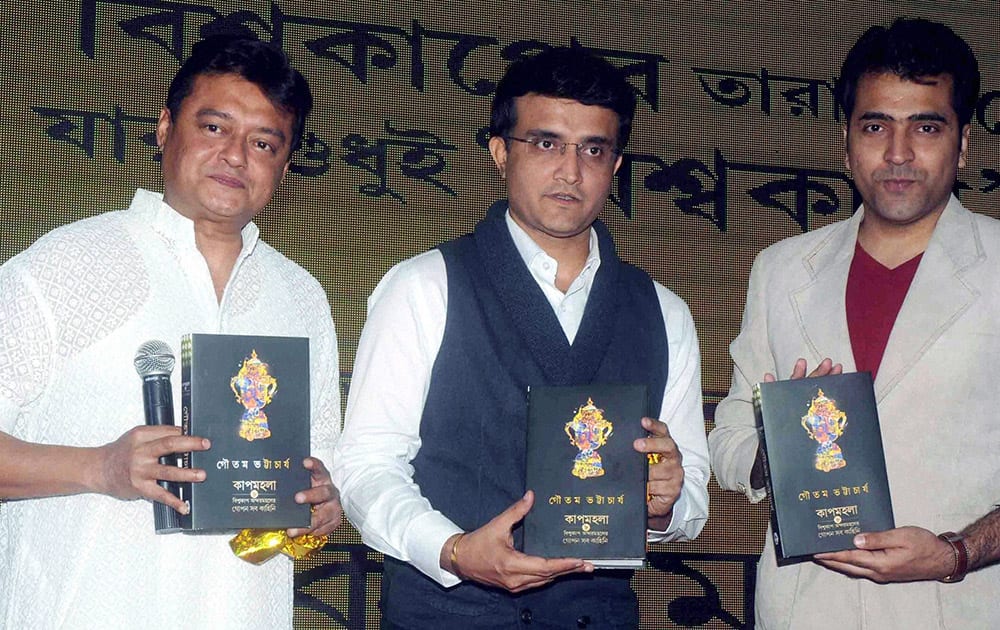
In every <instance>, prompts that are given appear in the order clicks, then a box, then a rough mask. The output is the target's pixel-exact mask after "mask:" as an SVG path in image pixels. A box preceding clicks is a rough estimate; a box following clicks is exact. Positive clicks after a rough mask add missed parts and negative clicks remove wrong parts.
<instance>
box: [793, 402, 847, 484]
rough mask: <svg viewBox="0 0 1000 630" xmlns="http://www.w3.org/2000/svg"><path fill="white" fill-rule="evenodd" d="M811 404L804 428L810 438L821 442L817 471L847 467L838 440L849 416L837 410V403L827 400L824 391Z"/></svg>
mask: <svg viewBox="0 0 1000 630" xmlns="http://www.w3.org/2000/svg"><path fill="white" fill-rule="evenodd" d="M818 392H819V394H818V395H817V396H816V397H815V398H813V399H812V402H811V403H810V404H809V412H808V413H807V414H806V415H804V416H802V428H803V429H805V430H806V433H808V434H809V437H810V438H812V439H814V440H816V441H817V442H819V446H818V447H817V448H816V470H822V471H823V472H830V471H831V470H836V469H838V468H843V467H844V466H846V465H847V462H846V461H845V460H844V454H843V452H841V450H840V447H839V446H838V445H837V444H836V439H837V438H839V437H840V436H841V435H843V433H844V427H846V426H847V414H846V413H844V412H843V411H841V410H840V409H837V401H835V400H831V399H829V398H827V397H826V396H825V395H824V394H823V390H822V389H820V390H818Z"/></svg>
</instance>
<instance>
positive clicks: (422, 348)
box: [332, 212, 709, 586]
mask: <svg viewBox="0 0 1000 630" xmlns="http://www.w3.org/2000/svg"><path fill="white" fill-rule="evenodd" d="M506 220H507V226H508V229H509V230H510V234H511V236H512V237H513V239H514V245H515V246H516V248H517V251H518V252H519V253H520V255H521V257H522V258H523V260H524V263H525V264H526V265H527V266H528V269H529V270H530V272H531V275H532V277H533V278H534V279H535V282H537V283H538V286H539V287H540V288H541V289H542V292H543V293H544V294H545V297H546V299H548V301H549V304H550V305H551V306H552V310H553V311H554V312H555V314H556V317H557V318H558V319H559V323H560V324H561V326H562V328H563V331H564V332H565V334H566V338H567V339H568V340H569V342H570V343H572V342H573V339H574V338H575V337H576V333H577V330H578V329H579V327H580V321H581V320H582V318H583V312H584V309H585V307H586V305H587V298H588V297H589V295H590V290H591V287H592V285H593V281H594V276H595V274H596V273H597V269H598V268H599V267H600V264H601V260H600V253H599V248H598V244H597V234H596V233H595V232H594V230H593V229H591V232H590V254H589V256H588V258H587V261H586V263H585V264H584V268H583V271H581V273H580V275H579V276H578V277H577V278H576V279H575V280H574V281H573V283H572V284H571V285H570V287H569V289H568V290H567V291H566V292H565V293H563V292H562V291H560V290H559V289H558V288H556V286H555V279H556V271H557V263H556V261H555V259H553V258H552V257H550V256H548V255H547V254H546V253H545V252H544V251H542V249H541V248H540V247H539V246H538V245H537V244H536V243H535V242H534V241H533V240H532V239H531V237H530V236H529V235H528V234H527V233H526V232H525V231H524V230H523V229H521V228H520V226H518V225H517V224H516V223H515V222H514V220H513V219H512V218H511V217H510V213H509V212H508V214H507V219H506ZM654 285H655V287H656V295H657V298H658V299H659V302H660V308H661V309H662V312H663V320H664V322H665V324H666V330H667V340H668V344H669V376H668V378H667V383H666V388H665V391H664V395H663V404H662V406H661V408H660V414H659V418H660V419H661V420H662V421H663V422H665V423H666V424H667V426H668V427H669V429H670V434H671V436H672V437H673V439H674V440H675V441H676V442H677V444H678V447H679V448H680V451H681V453H682V454H683V467H684V474H685V479H684V486H683V489H682V491H681V495H680V497H679V498H678V499H677V502H676V503H675V504H674V510H673V517H672V520H671V522H670V525H669V526H668V527H667V529H666V531H664V532H650V533H649V537H650V540H651V541H653V542H660V541H670V540H688V539H692V538H694V537H695V536H697V535H698V534H699V533H700V532H701V529H702V527H703V526H704V524H705V520H706V519H707V518H708V489H707V484H708V477H709V465H708V447H707V443H706V440H705V420H704V416H703V413H702V403H701V365H700V364H701V360H700V355H699V351H698V341H697V338H696V336H695V329H694V322H693V320H692V319H691V314H690V312H689V310H688V308H687V305H686V304H685V303H684V302H683V301H682V300H681V299H680V298H678V297H677V296H676V295H674V294H673V293H671V292H670V291H669V290H667V289H666V288H665V287H663V286H662V285H660V284H659V283H654ZM447 309H448V278H447V271H446V268H445V262H444V258H443V257H442V255H441V252H440V251H439V250H436V249H435V250H431V251H429V252H426V253H424V254H421V255H419V256H416V257H414V258H411V259H409V260H406V261H403V262H402V263H400V264H398V265H396V266H395V267H393V268H392V269H390V270H389V272H388V273H387V274H386V275H385V277H384V278H382V280H381V281H380V282H379V284H378V286H377V287H375V291H374V292H373V293H372V295H371V297H370V298H369V299H368V321H367V322H366V323H365V327H364V330H363V331H362V333H361V340H360V342H359V344H358V352H357V356H356V358H355V361H354V375H353V378H352V381H351V389H350V394H349V396H348V401H347V415H346V421H345V427H344V432H343V435H342V436H341V439H340V441H339V442H338V444H337V447H336V451H335V453H334V457H333V461H334V468H333V471H332V474H333V480H334V483H335V484H336V486H337V487H338V488H339V489H340V492H341V501H342V503H343V506H344V510H345V512H346V514H347V516H348V518H349V519H350V520H351V522H352V523H354V525H355V527H356V528H357V529H358V531H359V532H360V533H361V537H362V539H363V540H364V542H365V544H367V545H368V546H370V547H372V548H374V549H377V550H378V551H381V552H383V553H386V554H388V555H390V556H393V557H395V558H398V559H400V560H403V561H405V562H409V563H410V564H412V565H413V566H414V567H416V568H417V569H419V570H420V571H421V572H423V573H424V574H426V575H427V576H429V577H430V578H432V579H433V580H435V581H437V582H438V583H440V584H442V585H444V586H453V585H455V584H457V583H458V582H459V579H458V578H457V577H456V576H454V575H453V574H451V573H449V572H447V571H445V570H443V569H442V568H441V567H440V553H441V548H442V547H443V546H444V544H445V542H446V541H447V540H448V538H449V537H451V536H452V535H453V534H456V533H458V532H460V531H462V530H461V529H460V528H459V527H458V526H457V525H455V524H454V523H453V522H452V521H451V520H450V519H448V518H447V517H445V516H444V515H443V514H441V513H440V512H438V511H436V510H435V509H434V506H432V505H431V504H430V502H429V501H427V499H425V498H424V497H423V495H422V494H421V492H420V488H419V487H418V486H417V485H416V484H415V483H414V482H413V466H412V465H411V463H410V462H411V461H412V460H413V458H414V457H415V456H416V455H417V452H418V451H419V450H420V420H421V417H422V415H423V408H424V401H425V400H426V397H427V392H428V389H429V387H430V378H431V369H432V368H433V366H434V361H435V359H436V357H437V353H438V351H439V349H440V347H441V342H442V339H443V338H444V325H445V319H446V314H447Z"/></svg>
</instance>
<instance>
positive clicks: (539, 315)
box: [333, 49, 708, 628]
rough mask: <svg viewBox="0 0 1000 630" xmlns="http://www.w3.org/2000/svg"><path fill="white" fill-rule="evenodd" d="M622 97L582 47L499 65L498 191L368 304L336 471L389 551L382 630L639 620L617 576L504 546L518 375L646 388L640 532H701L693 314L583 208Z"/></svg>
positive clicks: (515, 477)
mask: <svg viewBox="0 0 1000 630" xmlns="http://www.w3.org/2000/svg"><path fill="white" fill-rule="evenodd" d="M634 108H635V96H634V94H633V92H632V89H631V87H630V86H629V85H628V84H627V83H626V82H625V80H624V79H623V78H622V76H621V75H620V74H619V73H618V71H617V70H615V69H614V68H613V67H611V66H610V65H609V64H607V63H606V62H604V61H603V60H600V59H597V58H594V57H592V56H590V55H588V54H587V53H585V52H583V51H581V50H578V49H577V50H572V49H552V50H549V51H547V52H543V53H541V54H539V55H537V56H536V57H533V58H529V59H525V60H522V61H519V62H516V63H514V64H513V65H512V66H511V67H510V68H509V69H508V71H507V73H506V74H505V75H504V78H503V79H502V80H501V81H500V83H499V85H498V86H497V92H496V95H495V97H494V101H493V108H492V117H491V124H490V132H491V136H492V137H491V139H490V142H489V149H490V154H491V155H492V157H493V161H494V163H495V164H496V167H497V169H498V171H499V172H500V175H501V177H503V178H505V179H506V181H507V190H508V197H509V198H508V200H506V201H501V202H498V203H496V204H494V206H493V207H492V208H490V209H489V211H488V212H487V214H486V218H485V219H484V220H483V221H481V222H480V223H479V225H477V227H476V229H475V232H474V233H473V234H471V235H469V236H465V237H462V238H459V239H457V240H455V241H451V242H448V243H445V244H443V245H441V246H440V247H439V248H438V249H436V250H433V251H431V252H428V253H425V254H422V255H420V256H417V257H416V258H413V259H411V260H408V261H405V262H403V263H401V264H399V265H397V266H396V267H394V268H393V269H392V270H390V272H389V273H388V274H387V275H386V277H385V278H383V279H382V281H381V282H380V283H379V285H378V287H376V289H375V292H374V293H373V294H372V296H371V298H370V300H369V304H368V321H367V323H366V324H365V329H364V331H363V333H362V336H361V342H360V344H359V347H358V354H357V358H356V360H355V369H354V376H353V379H352V383H351V394H350V398H349V400H348V411H347V421H346V424H345V429H344V436H343V438H342V440H341V442H339V443H338V447H337V451H336V453H335V461H336V463H337V464H336V466H335V467H334V470H333V475H334V479H335V483H336V484H337V486H338V487H339V488H340V489H341V491H342V493H343V501H344V506H345V511H346V513H347V515H348V517H349V518H350V519H351V520H352V521H353V522H354V524H355V525H356V526H357V528H358V530H359V531H360V532H361V535H362V537H363V538H364V540H365V542H366V543H367V544H368V545H370V546H372V547H374V548H375V549H378V550H380V551H383V552H384V553H386V554H387V558H386V564H385V576H384V580H383V582H382V602H381V605H382V624H383V627H386V628H501V627H502V628H509V627H515V626H518V625H520V624H527V623H537V624H538V625H541V626H543V627H572V628H578V627H587V626H588V625H591V626H592V627H598V628H613V627H623V628H634V627H636V625H637V624H638V621H639V614H638V605H637V602H636V598H635V594H634V593H633V592H632V589H631V587H630V585H629V574H628V573H627V572H608V573H604V572H597V573H592V572H593V567H592V566H591V565H590V564H589V563H585V562H583V561H582V560H579V559H574V558H558V559H545V558H539V557H534V556H528V555H525V554H523V553H521V552H519V551H518V550H517V548H516V544H515V542H514V541H515V537H519V533H517V532H515V530H516V527H517V525H518V523H519V522H520V521H521V519H522V518H523V517H524V515H525V514H526V513H527V512H528V511H529V510H530V509H531V507H532V504H533V502H534V500H535V497H534V495H533V493H532V492H531V491H530V488H529V489H526V488H525V479H524V465H525V452H524V445H525V425H526V415H527V409H526V405H525V394H526V392H527V389H528V387H529V386H531V385H543V384H551V385H568V384H585V383H590V382H631V383H644V384H646V385H647V386H648V391H649V396H650V409H654V410H657V412H658V414H657V417H656V418H644V419H643V420H642V424H643V427H644V428H645V429H646V430H647V431H648V432H649V437H648V438H645V439H640V440H637V441H636V442H635V444H634V447H635V449H636V450H637V451H639V452H641V453H658V454H659V455H660V461H659V463H657V464H654V465H651V466H650V468H649V484H648V492H649V502H648V513H649V522H648V526H649V530H650V539H651V540H685V539H690V538H694V537H695V536H696V535H698V533H699V532H700V531H701V528H702V526H703V525H704V522H705V519H706V518H707V516H708V495H707V491H706V483H707V479H708V462H707V447H706V443H705V434H704V419H703V417H702V411H701V385H700V367H699V355H698V344H697V339H696V338H695V332H694V325H693V322H692V320H691V316H690V314H689V312H688V309H687V307H686V306H685V304H684V303H683V302H682V301H681V300H680V299H679V298H678V297H677V296H675V295H674V294H673V293H671V292H669V291H668V290H667V289H665V288H664V287H662V286H661V285H659V284H657V283H655V282H653V281H652V280H651V279H650V278H649V277H648V276H647V275H646V274H645V273H643V272H642V271H640V270H639V269H636V268H635V267H632V266H630V265H627V264H625V263H623V262H621V261H620V260H619V259H618V256H617V254H616V252H615V248H614V243H613V242H612V240H611V237H610V235H609V234H608V231H607V229H606V228H605V227H604V226H603V224H601V222H600V221H598V220H597V215H598V214H599V213H600V212H601V210H602V209H603V208H604V205H605V202H606V201H607V198H608V194H609V191H610V189H611V181H612V177H613V176H614V173H615V171H616V169H617V168H618V166H619V165H620V164H621V159H622V158H621V152H622V149H623V148H624V146H625V143H626V142H627V141H628V135H629V130H630V127H631V121H632V115H633V111H634ZM526 490H527V491H526ZM570 574H574V575H570Z"/></svg>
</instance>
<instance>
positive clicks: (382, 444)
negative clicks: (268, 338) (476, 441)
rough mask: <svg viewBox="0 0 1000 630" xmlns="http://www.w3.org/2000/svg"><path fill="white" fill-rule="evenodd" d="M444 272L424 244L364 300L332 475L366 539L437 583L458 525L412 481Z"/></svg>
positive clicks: (438, 331)
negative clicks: (444, 551) (420, 251)
mask: <svg viewBox="0 0 1000 630" xmlns="http://www.w3.org/2000/svg"><path fill="white" fill-rule="evenodd" d="M447 280H448V279H447V270H446V268H445V264H444V258H443V257H442V256H441V253H440V252H439V251H437V250H432V251H430V252H427V253H425V254H422V255H420V256H417V257H415V258H412V259H410V260H407V261H404V262H402V263H400V264H399V265H396V266H395V267H393V268H392V269H391V270H390V271H389V273H387V274H386V275H385V277H384V278H382V280H381V281H380V282H379V284H378V286H377V287H376V288H375V291H374V292H373V293H372V295H371V297H370V298H369V300H368V320H367V321H366V323H365V327H364V330H363V331H362V333H361V339H360V341H359V343H358V352H357V356H356V357H355V360H354V374H353V377H352V380H351V387H350V393H349V395H348V398H347V414H346V420H345V424H344V431H343V434H342V435H341V437H340V440H339V441H338V443H337V447H336V450H335V452H334V458H333V461H334V466H333V481H334V484H335V485H336V486H337V488H338V489H339V490H340V493H341V502H342V503H343V506H344V511H345V513H346V514H347V517H348V518H349V519H350V520H351V522H352V523H353V524H354V526H355V527H356V528H357V529H358V531H359V532H360V533H361V538H362V539H363V540H364V542H365V544H367V545H368V546H370V547H372V548H373V549H376V550H378V551H381V552H382V553H385V554H388V555H390V556H392V557H394V558H397V559H399V560H402V561H404V562H408V563H410V564H411V565H413V566H414V567H416V568H417V569H419V570H420V571H421V572H423V573H424V574H426V575H427V576H428V577H430V578H431V579H433V580H435V581H436V582H438V583H439V584H442V585H443V586H453V585H455V584H457V583H458V582H459V579H458V578H457V577H455V576H454V575H452V574H451V573H448V572H447V571H444V570H443V569H441V568H440V563H439V559H440V553H441V548H442V547H443V546H444V544H445V542H446V541H447V540H448V538H449V537H450V536H452V535H453V534H456V533H458V532H460V531H462V530H461V528H459V527H458V526H457V525H455V524H454V523H453V522H452V521H451V520H449V519H448V518H446V517H445V516H444V515H443V514H441V513H440V512H438V511H437V510H435V509H434V507H433V506H432V505H431V504H430V502H428V501H427V499H426V498H424V496H423V495H422V494H421V492H420V488H419V487H418V486H417V485H416V484H415V483H414V482H413V466H412V465H411V464H410V462H411V461H412V460H413V458H414V457H415V456H416V455H417V452H418V451H419V450H420V419H421V416H422V414H423V408H424V401H425V400H426V397H427V391H428V387H429V384H430V376H431V369H432V367H433V366H434V361H435V359H436V357H437V353H438V350H439V349H440V347H441V341H442V339H443V338H444V325H445V317H446V314H447V298H448V295H447V292H448V282H447Z"/></svg>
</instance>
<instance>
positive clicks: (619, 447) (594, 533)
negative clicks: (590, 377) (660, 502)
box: [524, 385, 648, 569]
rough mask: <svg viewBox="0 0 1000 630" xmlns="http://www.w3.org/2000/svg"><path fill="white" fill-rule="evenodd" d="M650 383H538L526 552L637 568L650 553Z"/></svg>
mask: <svg viewBox="0 0 1000 630" xmlns="http://www.w3.org/2000/svg"><path fill="white" fill-rule="evenodd" d="M647 406H648V403H647V397H646V387H645V386H644V385H581V386H572V387H532V388H531V389H530V391H529V392H528V432H527V474H526V485H527V489H528V490H533V491H534V493H535V504H534V506H533V507H532V508H531V511H530V512H528V515H527V516H525V518H524V553H527V554H530V555H533V556H542V557H546V558H557V557H572V558H581V559H584V560H588V561H590V562H592V563H593V564H594V566H595V567H599V568H619V569H620V568H638V567H641V566H642V565H643V562H644V561H645V558H646V473H647V467H646V457H645V455H643V454H642V453H639V452H638V451H636V450H635V449H634V448H632V442H633V441H634V440H635V439H636V438H640V437H645V436H646V431H645V429H643V428H642V424H641V420H642V417H643V416H646V415H648V411H647Z"/></svg>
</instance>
